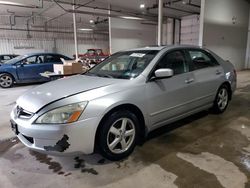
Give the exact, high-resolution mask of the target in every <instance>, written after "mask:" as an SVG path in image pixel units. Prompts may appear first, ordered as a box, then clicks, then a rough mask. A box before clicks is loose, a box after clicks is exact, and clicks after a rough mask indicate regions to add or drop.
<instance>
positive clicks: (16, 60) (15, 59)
mask: <svg viewBox="0 0 250 188" xmlns="http://www.w3.org/2000/svg"><path fill="white" fill-rule="evenodd" d="M26 57H28V56H27V55H20V56H17V57H15V58H13V59H11V60H9V61H6V62H5V63H4V64H13V63H16V62H18V61H20V60H22V59H24V58H26Z"/></svg>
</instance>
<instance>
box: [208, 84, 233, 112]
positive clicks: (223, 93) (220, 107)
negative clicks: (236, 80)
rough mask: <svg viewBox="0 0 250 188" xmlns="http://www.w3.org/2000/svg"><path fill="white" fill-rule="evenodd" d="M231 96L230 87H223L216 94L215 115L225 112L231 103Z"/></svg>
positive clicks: (213, 109)
mask: <svg viewBox="0 0 250 188" xmlns="http://www.w3.org/2000/svg"><path fill="white" fill-rule="evenodd" d="M229 95H230V92H229V88H228V86H226V85H222V86H221V87H220V88H219V90H218V92H217V94H216V97H215V100H214V105H213V108H212V111H213V112H214V113H215V114H221V113H223V112H225V110H226V109H227V106H228V103H229V98H230V97H229Z"/></svg>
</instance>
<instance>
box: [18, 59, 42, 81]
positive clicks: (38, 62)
mask: <svg viewBox="0 0 250 188" xmlns="http://www.w3.org/2000/svg"><path fill="white" fill-rule="evenodd" d="M43 65H44V55H34V56H30V57H27V58H26V59H24V60H22V61H21V62H19V63H17V65H16V66H17V75H18V77H19V79H20V80H23V81H34V82H35V81H42V80H43V79H44V78H43V77H42V76H41V75H40V73H42V72H44V71H43V70H44V69H43Z"/></svg>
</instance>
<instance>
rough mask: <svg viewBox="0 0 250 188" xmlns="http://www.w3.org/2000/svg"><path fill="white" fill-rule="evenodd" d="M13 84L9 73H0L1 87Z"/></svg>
mask: <svg viewBox="0 0 250 188" xmlns="http://www.w3.org/2000/svg"><path fill="white" fill-rule="evenodd" d="M13 84H14V79H13V77H12V76H11V75H10V74H7V73H3V74H1V75H0V86H1V87H2V88H10V87H12V86H13Z"/></svg>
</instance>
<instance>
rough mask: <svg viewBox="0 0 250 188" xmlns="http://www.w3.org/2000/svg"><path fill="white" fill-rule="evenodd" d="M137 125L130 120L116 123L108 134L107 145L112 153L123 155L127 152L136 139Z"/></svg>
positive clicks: (119, 120)
mask: <svg viewBox="0 0 250 188" xmlns="http://www.w3.org/2000/svg"><path fill="white" fill-rule="evenodd" d="M135 134H136V131H135V125H134V123H133V121H132V120H130V119H129V118H120V119H118V120H117V121H115V122H114V123H113V124H112V125H111V127H110V129H109V132H108V135H107V144H108V148H109V150H110V151H111V152H112V153H115V154H121V153H123V152H125V151H127V150H128V149H129V148H130V146H131V145H132V143H133V141H134V139H135Z"/></svg>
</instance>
